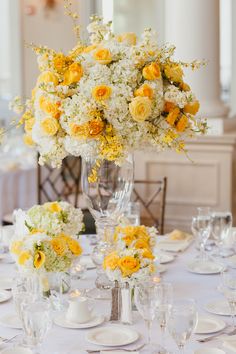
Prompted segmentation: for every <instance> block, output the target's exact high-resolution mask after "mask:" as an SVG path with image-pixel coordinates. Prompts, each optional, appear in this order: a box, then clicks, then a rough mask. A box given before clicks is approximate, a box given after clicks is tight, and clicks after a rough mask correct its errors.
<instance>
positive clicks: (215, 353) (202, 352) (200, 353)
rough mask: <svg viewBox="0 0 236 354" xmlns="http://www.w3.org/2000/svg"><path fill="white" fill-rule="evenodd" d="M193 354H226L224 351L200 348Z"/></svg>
mask: <svg viewBox="0 0 236 354" xmlns="http://www.w3.org/2000/svg"><path fill="white" fill-rule="evenodd" d="M194 354H226V353H225V351H224V350H222V349H219V348H205V349H204V348H201V349H197V350H195V352H194Z"/></svg>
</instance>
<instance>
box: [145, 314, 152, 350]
mask: <svg viewBox="0 0 236 354" xmlns="http://www.w3.org/2000/svg"><path fill="white" fill-rule="evenodd" d="M145 322H146V326H147V343H148V344H150V343H151V325H152V322H151V321H150V320H146V321H145Z"/></svg>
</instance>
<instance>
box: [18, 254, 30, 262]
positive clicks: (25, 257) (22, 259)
mask: <svg viewBox="0 0 236 354" xmlns="http://www.w3.org/2000/svg"><path fill="white" fill-rule="evenodd" d="M30 257H31V255H30V253H29V252H28V251H23V252H21V253H20V255H19V258H18V263H19V264H20V265H24V264H25V262H26V261H28V259H30Z"/></svg>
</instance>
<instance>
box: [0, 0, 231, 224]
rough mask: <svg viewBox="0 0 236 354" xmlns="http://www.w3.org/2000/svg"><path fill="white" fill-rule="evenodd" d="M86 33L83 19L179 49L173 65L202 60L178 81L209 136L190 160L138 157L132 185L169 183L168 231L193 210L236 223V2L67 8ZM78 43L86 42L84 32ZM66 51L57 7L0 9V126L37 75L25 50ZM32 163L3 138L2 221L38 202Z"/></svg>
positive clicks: (124, 0) (92, 3) (85, 3)
mask: <svg viewBox="0 0 236 354" xmlns="http://www.w3.org/2000/svg"><path fill="white" fill-rule="evenodd" d="M72 3H73V7H74V9H75V10H77V11H78V12H79V14H80V23H81V25H82V26H83V28H85V26H86V25H87V24H88V22H89V16H90V15H91V14H95V13H97V14H99V15H102V16H103V17H104V20H106V21H108V20H112V21H113V29H114V31H115V32H117V33H120V32H127V31H128V32H129V31H130V32H136V33H137V34H138V35H140V34H141V33H142V32H143V30H144V29H145V28H147V27H152V28H154V29H155V30H156V31H157V34H158V40H159V42H160V44H163V43H164V42H169V43H173V44H175V45H176V46H177V50H176V58H179V59H182V60H185V61H190V60H193V59H206V60H207V61H208V65H207V66H206V67H204V68H202V69H200V71H199V72H198V73H193V72H191V70H189V71H187V72H186V80H187V81H188V82H189V83H190V84H191V86H192V88H193V91H195V92H196V95H197V97H198V98H199V100H200V102H201V112H200V114H201V115H203V116H205V117H206V118H208V124H209V126H210V131H209V135H208V136H207V137H204V138H199V139H197V140H196V141H192V142H189V144H188V150H189V156H190V159H191V160H193V161H194V162H192V161H190V160H188V159H187V158H186V157H185V156H181V155H176V154H173V153H171V152H166V153H164V154H160V155H157V154H144V153H142V152H137V154H136V158H138V163H136V178H137V179H140V178H142V179H146V180H153V179H157V178H163V177H167V179H168V188H167V198H166V216H165V224H166V229H173V227H180V228H182V229H187V228H188V227H189V220H190V218H191V215H193V214H194V211H195V209H196V207H197V206H199V205H201V206H210V207H212V208H213V209H216V210H230V211H232V213H233V216H234V215H235V219H236V172H235V171H236V169H235V166H236V165H235V161H236V153H235V151H236V150H235V146H236V144H235V143H236V119H235V115H236V69H235V65H234V63H235V60H236V20H235V18H236V1H235V0H207V1H206V0H72ZM82 36H83V37H84V39H86V32H85V30H83V31H82ZM31 42H33V43H35V44H38V45H39V44H43V45H47V46H50V47H52V48H54V49H56V50H62V51H67V50H69V49H71V48H72V47H73V46H74V45H75V44H76V42H75V36H74V34H73V31H72V23H71V19H70V18H68V17H66V16H65V15H64V7H63V0H1V1H0V122H1V125H3V126H4V125H8V124H9V122H10V120H11V119H12V118H13V115H12V112H10V111H9V110H8V104H9V101H10V100H11V99H12V98H13V97H14V96H15V95H22V96H24V97H27V95H29V94H30V92H31V89H32V88H33V87H34V83H35V80H36V77H37V75H38V69H37V63H36V60H35V55H34V53H33V52H32V51H31V50H30V49H29V48H27V46H26V45H25V43H31ZM36 175H37V171H36V164H35V153H34V152H33V151H32V150H29V149H28V148H26V147H24V146H23V144H22V140H21V132H20V130H18V131H17V132H15V131H14V132H13V133H11V134H10V135H9V136H8V138H7V139H5V142H4V144H3V147H2V148H1V160H0V198H1V199H0V200H1V207H0V218H1V219H3V217H4V215H5V214H7V213H10V212H11V210H12V209H13V208H15V207H19V206H21V207H23V208H24V207H28V206H30V205H31V204H33V203H34V202H36V200H37V184H36Z"/></svg>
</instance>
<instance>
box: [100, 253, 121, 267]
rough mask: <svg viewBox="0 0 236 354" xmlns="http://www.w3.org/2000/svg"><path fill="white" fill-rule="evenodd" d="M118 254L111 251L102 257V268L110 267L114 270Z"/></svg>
mask: <svg viewBox="0 0 236 354" xmlns="http://www.w3.org/2000/svg"><path fill="white" fill-rule="evenodd" d="M119 259H120V258H119V256H118V255H117V253H116V252H111V253H110V254H109V255H107V256H106V257H105V258H104V261H103V268H104V269H107V268H108V269H111V270H115V269H116V268H117V267H118V262H119Z"/></svg>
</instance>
